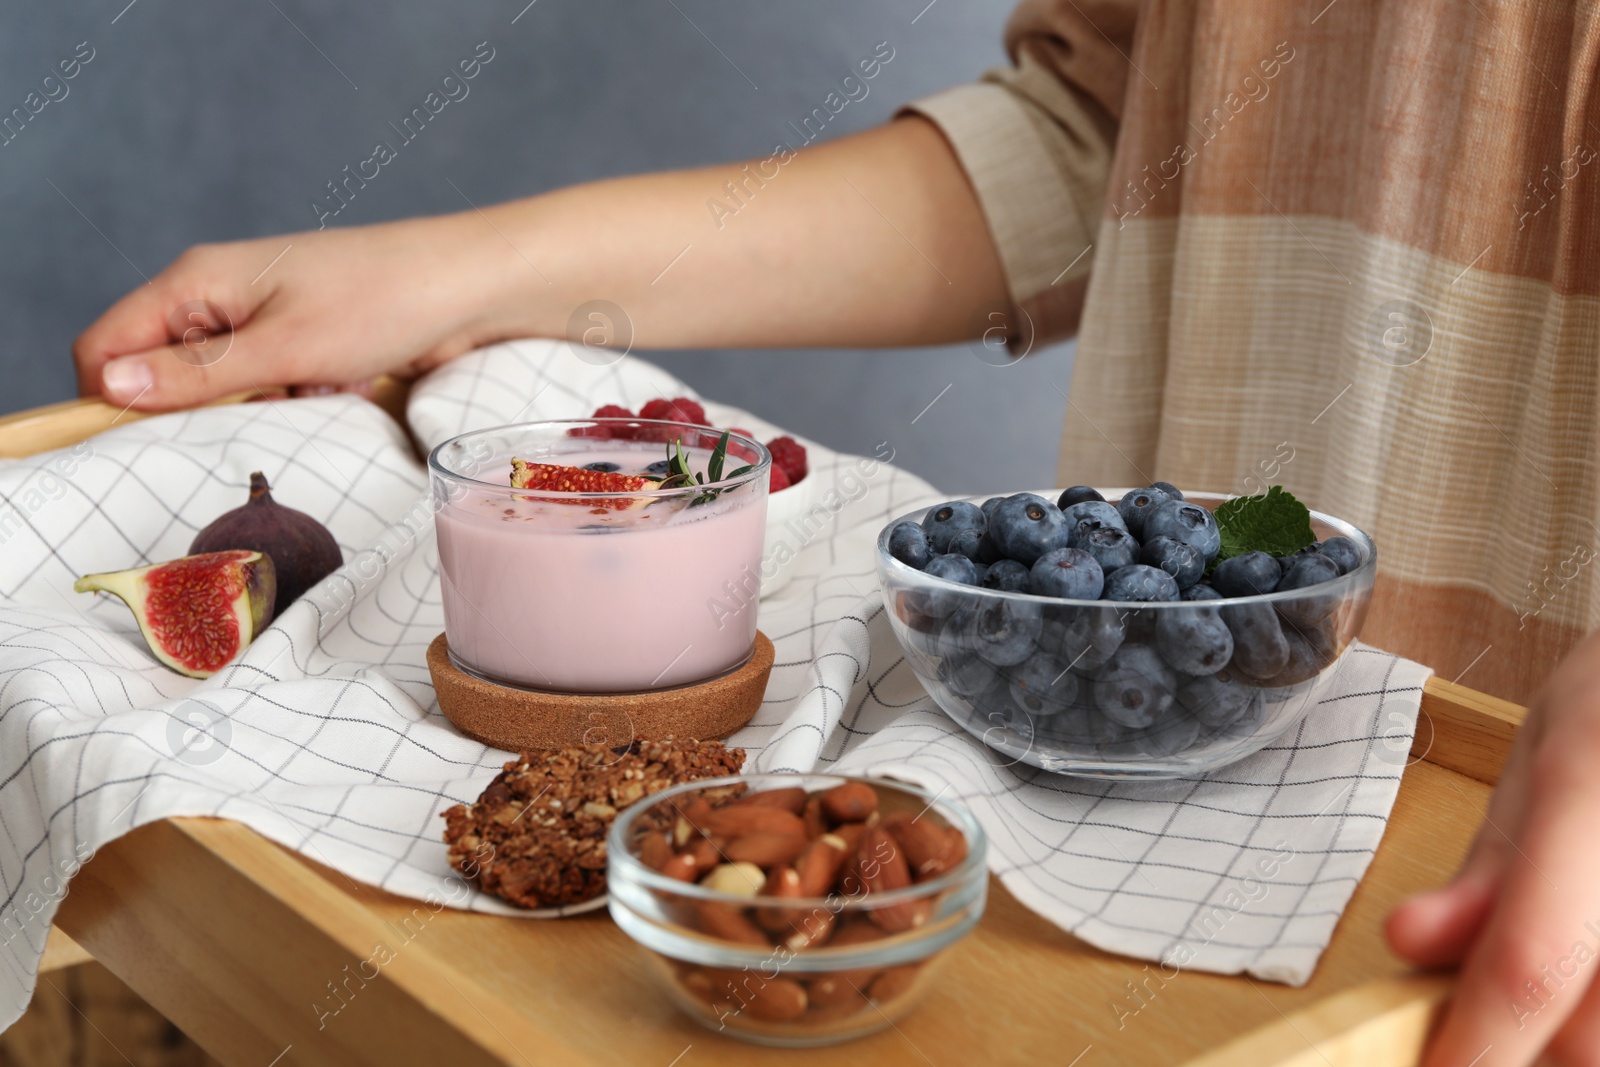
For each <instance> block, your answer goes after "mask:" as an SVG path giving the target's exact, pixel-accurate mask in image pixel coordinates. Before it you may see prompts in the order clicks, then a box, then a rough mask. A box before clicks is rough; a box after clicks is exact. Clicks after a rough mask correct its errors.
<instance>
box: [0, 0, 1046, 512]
mask: <svg viewBox="0 0 1600 1067" xmlns="http://www.w3.org/2000/svg"><path fill="white" fill-rule="evenodd" d="M525 2H526V0H453V2H451V3H433V4H424V3H419V2H415V0H410V2H403V3H390V4H365V5H355V4H335V3H326V2H324V3H317V2H315V0H219V2H212V3H197V2H189V3H180V2H179V0H134V2H133V3H132V4H131V5H128V4H127V0H96V2H94V3H71V4H34V5H13V6H12V7H11V9H10V10H8V11H7V13H6V15H5V28H4V33H3V34H0V114H8V113H9V112H10V111H11V109H12V108H13V107H20V106H23V103H24V99H25V98H26V97H27V95H28V94H29V93H30V92H39V93H40V95H41V96H43V95H44V93H43V92H42V91H41V88H40V85H41V80H42V79H43V78H44V77H45V76H46V75H48V74H51V73H54V72H55V71H56V64H57V62H58V60H61V59H65V58H68V57H70V56H71V55H72V54H73V52H74V49H75V47H76V46H77V45H78V43H79V42H81V41H88V42H89V44H90V45H91V46H92V47H93V49H94V51H95V54H94V58H93V60H92V61H91V62H90V63H88V64H87V65H86V66H84V67H83V68H82V70H81V72H80V73H79V75H78V76H77V77H76V78H75V79H73V80H72V81H70V82H68V83H66V86H67V95H66V96H65V97H62V98H61V99H59V100H55V101H53V102H51V103H49V104H47V105H46V106H45V107H44V108H43V109H42V110H41V111H40V112H39V113H38V114H37V115H35V116H34V117H33V119H32V120H31V121H30V122H29V123H28V125H27V126H26V127H25V128H24V129H23V132H22V133H21V134H20V135H19V136H17V137H16V138H15V139H14V140H12V141H11V142H10V143H8V144H6V145H5V146H4V147H0V197H3V201H0V203H3V205H4V210H0V249H3V250H4V255H0V324H3V332H0V337H3V338H4V340H3V343H0V375H3V380H4V382H5V388H4V390H3V391H0V411H12V410H17V409H20V408H24V407H31V406H33V405H37V404H43V403H48V402H51V401H55V400H61V399H65V398H67V397H69V396H72V395H74V393H75V383H74V378H73V375H72V369H71V358H70V345H71V342H72V339H73V337H74V336H76V334H77V333H78V332H79V331H80V330H82V329H83V328H84V327H85V326H87V325H88V324H89V323H90V322H91V321H93V319H94V318H95V317H96V316H97V315H98V314H99V313H100V312H101V311H102V310H103V309H104V308H105V307H106V306H107V305H109V304H110V303H111V302H112V301H113V300H115V299H116V298H117V297H119V296H120V295H122V294H123V293H124V292H126V291H128V290H129V289H131V288H132V287H134V286H135V285H138V284H140V283H141V282H142V276H153V275H154V274H155V273H156V272H157V271H159V270H160V269H161V268H162V267H163V266H165V265H166V264H167V263H168V262H170V261H171V260H172V259H173V258H174V257H175V256H177V255H178V254H179V253H180V252H182V251H183V250H184V249H185V248H186V247H188V246H189V245H191V244H195V243H198V242H202V241H219V240H227V239H232V238H242V237H252V236H258V235H263V234H270V233H277V232H282V231H288V230H298V229H305V228H307V227H308V226H311V225H314V224H315V218H314V216H313V214H312V211H311V208H310V207H309V204H310V202H311V200H312V199H313V198H315V197H316V196H317V195H318V194H319V193H321V192H323V191H324V183H325V182H327V181H328V180H330V179H331V178H333V177H335V176H336V175H337V174H338V173H339V171H340V169H341V168H342V167H344V166H345V165H346V164H351V165H352V166H353V165H354V164H355V163H356V162H357V161H359V160H361V159H364V158H365V157H366V156H367V155H369V154H370V151H371V145H372V144H373V143H374V141H375V140H376V139H378V138H380V137H383V136H384V131H385V130H386V128H387V126H386V124H387V123H388V122H390V121H396V122H398V121H399V119H400V117H401V116H402V115H404V114H406V113H407V112H408V111H409V110H410V109H411V108H412V107H413V106H416V105H418V104H420V103H421V100H422V98H423V96H425V95H426V94H427V93H428V92H429V91H430V90H434V89H436V88H437V87H438V83H439V81H440V79H442V78H443V77H444V76H445V75H446V74H447V73H450V71H451V68H452V67H453V65H454V64H455V63H456V61H457V60H458V59H461V58H463V57H466V56H468V55H470V54H471V52H472V50H473V47H474V46H475V45H476V44H477V43H478V42H480V41H485V40H486V41H488V42H489V43H490V44H491V45H492V46H493V47H494V48H495V50H496V55H495V58H494V61H493V62H492V63H491V64H490V65H489V66H487V67H485V68H484V70H483V72H482V73H481V74H480V75H479V76H478V77H477V78H476V79H475V80H474V81H473V82H471V83H470V85H471V91H470V95H469V96H467V97H466V98H465V99H463V100H461V101H459V102H457V103H452V104H450V105H449V106H448V107H447V108H446V109H445V111H444V112H443V113H441V114H440V115H439V116H438V117H437V118H436V119H435V120H434V121H433V122H431V123H430V124H429V125H428V127H427V128H426V129H425V130H424V132H423V133H422V134H421V136H419V137H418V138H417V139H416V140H415V141H413V142H411V143H410V144H408V145H406V146H405V147H404V148H402V149H401V153H400V157H399V158H398V159H397V160H395V161H394V162H392V163H390V164H389V165H387V166H385V167H384V168H383V169H382V172H381V175H380V177H379V178H377V179H375V180H373V181H372V182H371V183H369V185H368V186H367V188H366V189H364V190H362V192H361V194H360V196H359V197H358V198H356V200H355V201H354V202H353V203H352V204H351V205H350V206H349V207H347V208H346V209H345V210H344V211H343V212H342V213H341V214H340V215H339V217H338V219H337V220H336V222H335V224H336V225H349V224H361V223H368V222H376V221H380V220H383V219H391V218H398V217H402V216H406V215H413V214H419V213H436V212H449V211H456V210H459V209H460V208H461V207H462V202H461V200H460V198H459V196H458V194H457V193H456V192H455V190H453V189H452V188H451V187H450V184H449V182H448V181H447V180H446V179H449V181H453V182H455V184H456V185H458V186H460V188H461V189H462V191H463V192H465V193H466V194H467V195H468V196H470V197H471V198H472V199H473V200H474V201H476V202H477V203H480V204H481V203H485V202H492V201H496V200H501V199H507V198H512V197H518V196H525V195H529V194H532V193H537V192H540V191H543V190H547V189H551V188H554V187H558V186H562V185H566V184H569V183H572V182H579V181H585V180H589V179H593V178H599V177H605V176H609V175H615V174H621V173H630V172H638V171H644V170H652V169H658V168H663V167H677V166H687V165H693V164H699V163H705V162H709V161H713V160H719V159H739V158H745V157H753V156H764V155H766V154H767V153H768V152H769V151H770V149H771V146H772V145H773V144H774V143H775V141H777V140H779V139H781V138H783V137H785V136H786V134H785V131H784V123H785V122H787V121H789V120H791V119H793V120H795V121H798V120H799V118H800V117H802V116H804V115H805V114H807V113H808V112H809V111H810V110H811V108H813V107H816V106H818V105H820V104H821V102H822V99H823V97H824V96H826V95H827V93H828V92H829V91H830V90H831V89H832V88H834V86H835V85H836V84H837V82H838V80H839V79H840V78H841V77H843V76H844V75H845V74H846V73H848V72H849V70H850V68H851V66H852V65H853V64H854V63H855V62H856V60H858V59H860V58H862V57H863V56H866V55H868V54H869V53H870V52H871V51H872V48H873V45H874V44H875V43H876V42H878V41H885V40H886V41H888V42H889V43H890V44H891V45H892V46H893V47H894V49H895V53H896V54H895V57H894V59H893V61H892V62H891V63H890V64H888V65H887V66H886V67H885V68H884V69H883V71H882V73H881V74H880V75H879V76H878V77H877V78H876V79H875V80H874V81H873V82H871V83H869V84H870V86H871V92H870V95H869V96H868V97H867V98H866V99H864V100H862V101H860V102H858V103H852V104H850V105H849V106H848V107H846V108H845V110H844V111H843V112H842V113H841V114H840V115H839V117H838V118H837V119H836V120H834V121H833V122H832V123H830V125H829V126H828V134H827V135H828V136H829V137H833V136H838V135H839V134H841V133H845V132H848V131H851V130H858V129H861V128H864V127H866V126H868V125H872V124H875V123H878V122H882V121H883V120H885V119H886V118H888V117H889V116H890V115H891V114H892V113H893V111H894V109H895V107H896V106H897V105H898V104H900V103H902V102H904V101H906V100H909V99H913V98H915V97H917V96H919V95H922V94H926V93H929V92H932V91H935V90H937V89H939V88H942V87H944V86H947V85H951V84H955V83H958V82H962V81H968V80H971V79H972V78H974V77H976V76H977V75H978V74H979V73H980V72H981V71H982V70H984V69H985V68H986V67H988V66H991V65H993V64H996V63H999V62H1002V61H1003V58H1004V57H1003V55H1002V52H1001V49H1000V45H999V40H1000V30H1001V26H1002V23H1003V22H1004V19H1005V16H1006V14H1007V12H1008V10H1009V7H1010V0H935V2H934V3H933V4H932V5H931V6H926V5H927V0H809V2H806V3H795V2H777V3H742V4H733V3H728V2H726V0H723V2H717V0H536V2H535V3H534V4H532V5H531V6H530V7H528V8H526V9H524V8H523V4H524V3H525ZM519 12H520V14H519ZM513 19H515V22H513ZM741 72H742V73H741ZM752 83H754V86H753V85H752ZM51 88H52V92H53V93H55V94H56V95H59V94H60V89H59V87H55V86H52V87H51ZM647 358H650V359H652V360H655V361H657V362H659V363H661V364H662V365H664V366H666V367H667V368H668V369H670V370H671V371H672V372H674V373H676V374H678V375H679V376H681V377H683V378H684V379H686V380H687V381H689V382H690V383H691V384H692V385H693V386H694V387H695V388H697V389H699V390H700V391H702V392H703V393H706V394H707V395H710V396H714V397H716V398H717V399H719V400H723V401H726V402H729V403H733V404H738V405H741V406H744V407H746V408H749V409H751V410H753V411H755V412H757V413H759V414H761V415H763V416H765V417H767V418H769V419H771V420H773V421H775V422H778V423H780V424H783V425H786V426H789V427H791V428H793V429H794V430H795V431H796V432H798V433H801V434H803V435H805V436H808V437H811V438H814V439H817V440H820V441H823V442H826V443H827V444H829V445H832V446H834V447H836V448H844V449H851V450H857V451H864V452H865V451H870V450H871V448H872V446H873V445H874V444H875V443H876V442H877V441H880V440H883V439H884V438H885V437H890V436H892V438H893V440H894V443H895V445H896V447H897V449H898V455H899V458H900V462H902V463H904V464H905V465H906V466H908V467H910V468H911V469H913V470H915V471H916V472H918V473H920V474H922V475H923V476H925V477H927V478H929V479H930V480H932V481H933V482H934V483H935V484H937V485H940V486H942V487H945V488H948V489H950V490H952V491H960V492H971V493H977V492H983V491H986V490H989V489H998V488H1002V487H1008V486H1019V485H1024V484H1038V485H1048V484H1050V483H1052V482H1053V481H1054V468H1055V456H1056V448H1057V442H1058V441H1059V436H1060V428H1061V419H1062V414H1063V409H1064V407H1065V402H1064V401H1063V399H1062V394H1061V393H1060V392H1059V391H1058V388H1059V389H1065V387H1066V383H1067V379H1068V376H1069V373H1070V367H1071V360H1072V350H1071V347H1070V346H1064V345H1058V346H1054V347H1052V348H1048V349H1041V350H1038V351H1036V352H1035V353H1034V354H1033V355H1032V356H1030V357H1029V358H1028V359H1026V360H1024V361H1022V362H1020V363H1018V364H1014V365H1011V366H1006V367H996V366H994V365H992V362H991V363H986V362H985V361H984V360H983V358H981V351H975V350H973V349H971V348H969V347H968V346H951V347H948V348H934V349H906V350H889V351H884V350H877V351H864V352H857V351H844V350H833V351H762V352H750V351H737V352H734V351H684V352H671V353H648V354H647ZM990 358H991V361H992V358H993V357H990ZM946 387H948V388H946ZM935 397H938V398H939V399H938V402H937V403H936V404H934V405H933V407H932V408H928V407H927V405H928V404H929V403H930V402H931V401H933V400H934V399H935ZM925 409H926V413H925V414H920V413H922V412H924V410H925ZM919 414H920V417H919ZM913 420H915V421H913Z"/></svg>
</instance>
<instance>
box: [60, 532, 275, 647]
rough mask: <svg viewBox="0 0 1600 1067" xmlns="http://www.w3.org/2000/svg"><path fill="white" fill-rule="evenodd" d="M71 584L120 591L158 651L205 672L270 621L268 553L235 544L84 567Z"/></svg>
mask: <svg viewBox="0 0 1600 1067" xmlns="http://www.w3.org/2000/svg"><path fill="white" fill-rule="evenodd" d="M72 588H74V589H76V590H77V591H78V592H80V593H96V592H99V593H110V594H111V595H113V596H116V597H120V598H121V599H122V602H123V603H124V604H127V605H128V607H129V608H131V609H132V610H133V617H134V618H136V619H138V620H139V632H140V633H142V634H144V639H145V643H146V644H148V645H149V646H150V651H151V652H153V653H155V656H156V659H158V660H160V661H161V662H162V663H164V664H166V665H167V666H168V667H171V668H172V669H173V670H175V671H177V672H179V673H180V674H187V675H188V676H189V677H191V678H209V677H211V676H212V675H213V674H215V673H217V671H218V670H220V669H221V668H222V667H223V666H225V665H226V664H227V663H228V662H229V661H230V660H232V659H233V657H235V656H237V655H238V654H239V653H240V651H242V650H243V649H244V647H245V646H246V645H248V644H249V643H250V642H251V641H252V640H254V639H255V636H256V634H258V633H260V632H261V631H262V630H265V629H266V628H267V624H268V623H270V622H271V621H272V610H273V609H272V605H273V599H274V595H275V594H276V592H277V588H278V581H277V575H276V574H275V572H274V568H273V565H272V560H271V558H269V557H267V556H264V555H262V554H261V553H260V552H245V551H233V552H208V553H205V554H204V555H199V556H184V557H183V558H182V559H175V560H173V561H172V562H170V563H154V564H151V565H150V566H148V567H136V568H134V569H133V570H129V571H111V572H109V573H106V574H86V575H84V576H83V577H82V578H79V579H78V580H77V582H76V583H75V584H74V585H73V587H72Z"/></svg>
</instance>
